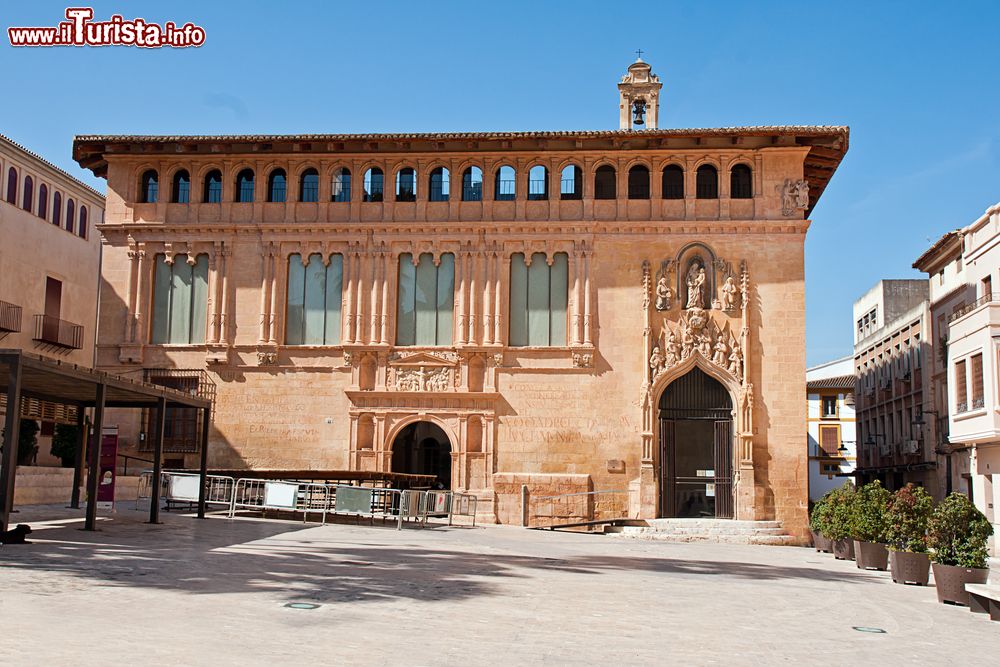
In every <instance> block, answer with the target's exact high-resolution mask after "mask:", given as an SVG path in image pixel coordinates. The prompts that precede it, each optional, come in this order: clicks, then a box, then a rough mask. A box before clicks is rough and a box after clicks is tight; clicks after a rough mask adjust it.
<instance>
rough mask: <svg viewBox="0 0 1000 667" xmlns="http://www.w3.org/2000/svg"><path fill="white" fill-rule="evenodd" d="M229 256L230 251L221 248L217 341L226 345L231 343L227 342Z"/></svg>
mask: <svg viewBox="0 0 1000 667" xmlns="http://www.w3.org/2000/svg"><path fill="white" fill-rule="evenodd" d="M231 254H232V250H230V249H229V248H227V247H225V246H223V247H222V251H221V255H222V257H221V259H222V269H221V270H222V285H221V287H220V288H219V323H218V328H219V334H218V340H219V342H222V343H227V344H228V343H230V342H231V341H230V340H229V256H230V255H231Z"/></svg>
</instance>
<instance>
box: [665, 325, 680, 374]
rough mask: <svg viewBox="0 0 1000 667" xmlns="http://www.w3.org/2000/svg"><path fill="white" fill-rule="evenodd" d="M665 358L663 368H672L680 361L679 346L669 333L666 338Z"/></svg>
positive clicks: (675, 337)
mask: <svg viewBox="0 0 1000 667" xmlns="http://www.w3.org/2000/svg"><path fill="white" fill-rule="evenodd" d="M666 348H667V357H666V359H664V363H663V365H664V367H665V368H670V367H671V366H674V365H675V364H677V362H679V361H680V360H681V346H680V344H679V343H678V342H677V336H675V335H674V333H673V332H672V331H671V332H670V335H669V336H668V337H667V345H666Z"/></svg>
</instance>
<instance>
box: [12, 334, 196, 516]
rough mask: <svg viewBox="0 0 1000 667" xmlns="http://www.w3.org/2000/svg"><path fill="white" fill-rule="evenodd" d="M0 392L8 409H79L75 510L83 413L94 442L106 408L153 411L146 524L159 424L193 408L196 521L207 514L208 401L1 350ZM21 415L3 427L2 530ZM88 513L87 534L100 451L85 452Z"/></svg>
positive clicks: (156, 470)
mask: <svg viewBox="0 0 1000 667" xmlns="http://www.w3.org/2000/svg"><path fill="white" fill-rule="evenodd" d="M0 392H3V393H4V394H5V395H6V397H7V405H8V406H12V405H20V404H21V399H22V397H28V398H35V399H38V400H42V401H49V402H52V403H59V404H63V405H72V406H76V407H77V427H78V432H79V434H80V442H79V443H78V446H77V460H76V474H75V475H74V479H73V499H72V501H71V504H72V506H73V507H78V506H79V486H80V479H81V477H82V466H83V461H82V451H83V444H84V442H85V441H86V439H85V438H84V428H83V426H84V424H83V410H84V408H92V409H93V410H94V419H93V432H94V434H96V435H95V437H96V442H98V443H99V441H100V433H101V429H102V427H103V425H104V424H103V423H104V410H105V408H152V409H154V410H155V411H156V415H157V417H156V425H155V427H154V432H153V434H152V436H153V443H154V445H153V447H154V467H153V485H152V493H153V502H152V503H151V504H150V522H151V523H157V522H158V519H159V514H158V513H159V502H158V498H157V497H156V496H157V495H158V493H159V488H160V484H159V478H160V474H161V472H162V468H161V467H160V465H161V464H160V461H161V460H162V453H163V452H162V449H163V424H164V419H165V413H166V409H167V408H168V407H183V408H194V409H197V410H201V411H202V434H201V440H202V442H201V475H202V485H201V488H202V490H203V491H202V497H201V499H200V501H199V503H198V515H199V516H201V517H203V516H204V514H205V502H204V488H205V484H204V476H205V474H206V472H205V471H206V469H207V464H208V458H207V457H208V427H209V423H210V422H211V411H212V403H211V401H210V400H208V399H206V398H200V397H198V396H194V395H190V394H186V393H184V392H181V391H177V390H175V389H170V388H168V387H161V386H158V385H155V384H149V383H147V382H139V381H136V380H130V379H128V378H123V377H119V376H116V375H111V374H109V373H104V372H101V371H95V370H93V369H90V368H84V367H82V366H77V365H76V364H71V363H66V362H63V361H59V360H55V359H47V358H45V357H39V356H36V355H33V354H30V353H27V352H24V351H23V350H11V349H0ZM20 423H21V415H20V410H14V409H8V410H7V413H6V416H5V421H4V435H3V457H2V465H0V526H3V527H4V528H6V526H7V523H8V519H9V518H10V511H11V509H12V508H13V504H14V484H15V482H16V479H17V442H18V436H19V432H20ZM87 459H88V476H87V513H86V523H85V528H86V529H87V530H94V526H95V523H96V520H97V482H98V478H99V477H100V475H99V472H100V470H99V468H100V447H99V446H94V447H88V451H87Z"/></svg>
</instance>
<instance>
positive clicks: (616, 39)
mask: <svg viewBox="0 0 1000 667" xmlns="http://www.w3.org/2000/svg"><path fill="white" fill-rule="evenodd" d="M91 4H92V6H93V7H94V10H95V17H96V18H97V19H106V18H108V17H109V16H110V15H111V14H113V13H121V14H123V15H125V17H126V18H133V17H136V16H139V17H142V18H144V19H146V20H148V21H151V22H157V23H163V22H165V21H169V20H172V21H175V22H176V23H179V24H180V23H184V22H187V21H192V22H194V23H196V24H198V25H201V26H202V27H204V28H205V30H206V32H207V40H206V43H205V45H204V46H203V47H201V48H198V49H183V50H171V49H152V50H146V49H137V48H126V47H112V48H54V49H37V48H34V49H17V50H15V49H12V48H11V47H10V46H9V44H8V43H7V40H6V35H5V34H4V36H3V40H2V46H0V63H2V69H0V71H3V72H4V83H3V88H4V90H5V94H4V95H3V96H2V98H0V132H2V133H4V134H7V135H8V136H10V137H12V138H13V139H15V140H16V141H19V142H20V143H22V144H24V145H26V146H27V147H29V148H31V149H32V150H34V151H36V152H38V153H40V154H41V155H43V156H45V157H46V158H48V159H49V160H51V161H52V162H55V163H56V164H58V165H59V166H61V167H63V168H65V169H66V170H67V171H69V172H70V173H72V174H76V175H78V176H79V177H80V178H81V179H83V180H84V181H86V182H88V183H91V184H93V185H94V186H95V187H97V188H98V189H100V190H102V191H103V189H104V182H103V181H102V180H98V179H95V178H93V177H92V176H90V175H89V172H84V171H82V170H80V169H79V168H78V167H77V166H76V165H75V163H73V162H72V160H71V157H70V148H71V140H72V137H73V135H75V134H82V133H150V134H161V133H162V134H203V133H248V132H259V133H293V132H379V131H414V132H424V131H447V130H456V131H458V130H468V131H478V130H564V129H565V130H568V129H606V128H615V127H617V120H618V116H617V114H618V108H617V93H616V88H615V83H616V82H617V80H618V78H619V77H620V76H621V74H622V73H623V71H624V69H625V67H626V66H627V65H628V64H629V63H630V62H631V61H632V60H633V59H634V57H635V53H634V51H635V49H637V48H641V49H643V51H644V52H645V53H644V55H643V58H644V59H646V60H648V61H649V62H651V63H652V64H653V66H654V71H655V72H657V73H658V74H659V75H660V77H661V79H662V80H663V82H664V93H663V111H661V125H664V126H668V127H717V126H730V125H780V124H846V125H850V127H851V149H850V152H849V153H848V155H847V158H846V159H845V161H844V163H843V164H842V166H841V168H840V170H839V171H838V173H837V175H836V176H835V177H834V179H833V181H832V182H831V184H830V187H829V188H828V189H827V191H826V193H825V194H824V195H823V199H822V200H821V202H820V204H819V206H818V207H817V208H816V210H815V211H814V212H813V216H812V217H813V226H812V228H811V229H810V231H809V235H808V238H807V242H806V275H807V283H806V291H807V327H808V328H807V333H808V340H807V357H808V362H809V364H816V363H820V362H823V361H826V360H829V359H832V358H835V357H838V356H843V355H846V354H849V353H850V351H851V304H852V303H853V301H854V299H855V298H856V297H857V296H859V295H860V294H862V293H863V292H864V291H865V290H867V289H868V288H869V287H870V286H871V285H873V284H874V283H875V282H876V281H877V280H878V279H879V278H883V277H886V278H900V277H918V274H917V273H916V272H915V271H914V270H913V269H911V268H910V265H911V264H912V262H913V260H914V259H915V258H916V257H917V256H918V255H919V254H920V253H921V252H923V250H924V249H926V247H927V246H928V245H929V244H930V242H931V241H933V240H934V239H936V238H938V237H939V236H940V235H941V234H942V233H943V232H944V231H946V230H948V229H953V228H956V227H961V226H963V225H966V224H968V223H969V222H971V221H972V220H974V219H975V218H976V217H978V216H979V215H980V214H981V213H982V212H983V210H984V209H986V207H987V206H989V205H991V204H993V203H995V202H997V201H1000V112H998V111H1000V85H998V84H1000V50H998V49H997V36H996V25H997V23H998V20H1000V3H998V2H995V1H992V2H957V3H942V2H872V1H871V0H869V1H868V2H843V1H838V2H836V3H803V2H801V1H799V2H783V3H777V2H745V1H744V2H705V1H703V0H702V1H699V2H672V1H671V2H659V3H639V4H634V3H610V2H587V1H577V2H540V1H538V0H535V1H534V2H524V3H521V2H515V1H508V2H504V3H476V2H468V1H466V2H448V1H447V0H438V1H437V2H434V3H433V5H427V4H426V3H416V2H407V3H395V2H391V1H388V0H383V2H379V3H356V2H336V3H334V2H314V3H306V2H301V3H292V2H285V3H275V2H242V3H239V4H237V3H223V2H217V3H214V2H213V3H207V2H169V3H167V2H158V3H154V2H124V1H120V2H100V1H98V2H94V3H91ZM65 7H66V5H65V4H56V3H50V2H41V1H38V0H35V1H33V2H30V3H28V2H17V3H7V4H5V7H4V12H3V15H2V22H3V27H4V28H6V27H8V26H11V25H15V26H19V25H43V26H44V25H55V24H56V23H57V22H58V21H59V20H60V19H61V18H62V16H63V11H64V9H65ZM636 7H639V8H641V9H634V8H636ZM645 7H652V9H649V10H647V9H645ZM276 8H277V9H276Z"/></svg>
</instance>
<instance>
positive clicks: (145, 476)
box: [135, 470, 236, 510]
mask: <svg viewBox="0 0 1000 667" xmlns="http://www.w3.org/2000/svg"><path fill="white" fill-rule="evenodd" d="M198 479H199V478H198V475H196V474H194V473H185V472H163V473H160V498H161V499H163V500H164V501H165V502H166V503H167V506H168V507H169V506H170V503H197V502H198ZM152 484H153V471H152V470H144V471H143V472H142V474H141V475H140V476H139V489H138V493H137V494H136V498H135V505H136V509H138V508H139V502H140V501H141V500H144V499H145V500H148V499H150V498H151V497H152ZM235 486H236V481H235V480H234V479H233V478H232V477H226V476H223V475H207V476H206V477H205V503H206V504H208V505H224V506H225V508H226V509H227V510H228V509H229V508H230V507H231V506H232V504H233V493H234V489H235Z"/></svg>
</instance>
